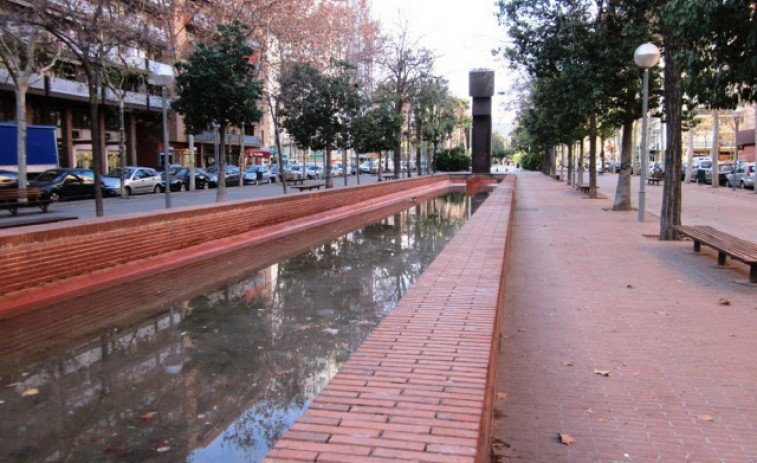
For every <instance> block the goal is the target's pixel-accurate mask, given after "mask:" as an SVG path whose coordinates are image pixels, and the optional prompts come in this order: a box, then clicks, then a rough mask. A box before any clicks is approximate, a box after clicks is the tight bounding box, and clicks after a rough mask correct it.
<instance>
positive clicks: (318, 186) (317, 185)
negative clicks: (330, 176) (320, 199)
mask: <svg viewBox="0 0 757 463" xmlns="http://www.w3.org/2000/svg"><path fill="white" fill-rule="evenodd" d="M323 185H324V184H323V183H311V184H309V185H299V186H293V187H292V188H294V189H295V190H299V191H305V190H308V191H310V190H313V189H315V190H320V189H321V187H322V186H323Z"/></svg>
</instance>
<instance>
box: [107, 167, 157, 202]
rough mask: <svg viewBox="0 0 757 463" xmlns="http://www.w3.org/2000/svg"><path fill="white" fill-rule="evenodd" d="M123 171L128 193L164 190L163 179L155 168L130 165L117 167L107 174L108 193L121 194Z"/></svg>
mask: <svg viewBox="0 0 757 463" xmlns="http://www.w3.org/2000/svg"><path fill="white" fill-rule="evenodd" d="M121 172H123V175H124V188H125V189H126V194H128V195H134V194H139V193H160V192H162V191H163V183H162V181H163V179H162V178H161V176H160V174H159V173H158V172H157V171H155V169H151V168H149V167H131V166H130V167H123V168H122V167H116V168H115V169H113V170H111V171H110V172H108V173H107V175H105V178H104V180H103V186H104V188H105V189H106V190H108V193H111V194H120V189H121Z"/></svg>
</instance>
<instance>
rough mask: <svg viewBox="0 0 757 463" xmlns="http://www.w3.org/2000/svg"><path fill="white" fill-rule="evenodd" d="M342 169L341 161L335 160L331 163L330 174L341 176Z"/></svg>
mask: <svg viewBox="0 0 757 463" xmlns="http://www.w3.org/2000/svg"><path fill="white" fill-rule="evenodd" d="M343 173H344V171H343V170H342V163H341V162H335V163H333V164H331V176H332V177H341V176H342V175H343Z"/></svg>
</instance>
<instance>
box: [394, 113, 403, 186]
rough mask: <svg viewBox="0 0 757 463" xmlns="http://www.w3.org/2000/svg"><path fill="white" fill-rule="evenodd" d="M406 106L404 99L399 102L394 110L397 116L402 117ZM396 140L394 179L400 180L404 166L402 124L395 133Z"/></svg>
mask: <svg viewBox="0 0 757 463" xmlns="http://www.w3.org/2000/svg"><path fill="white" fill-rule="evenodd" d="M403 106H404V101H403V100H402V98H399V99H398V100H397V103H396V104H395V105H394V110H395V111H397V114H399V115H400V116H402V107H403ZM395 136H396V139H395V144H394V178H400V167H401V166H402V124H399V127H398V128H397V132H396V133H395Z"/></svg>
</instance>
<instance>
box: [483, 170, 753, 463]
mask: <svg viewBox="0 0 757 463" xmlns="http://www.w3.org/2000/svg"><path fill="white" fill-rule="evenodd" d="M603 193H605V194H606V193H607V191H606V190H605V191H603ZM516 204H517V207H516V209H515V211H514V215H513V219H512V226H513V229H512V235H511V241H512V244H513V248H512V249H511V252H510V261H509V271H508V274H507V275H508V278H507V284H506V290H505V291H506V293H505V308H504V313H503V321H502V326H503V330H502V333H501V338H500V341H501V343H500V354H499V369H498V371H499V373H498V378H497V385H496V400H495V422H494V426H493V444H492V461H495V462H496V461H498V462H507V461H529V462H608V463H614V462H648V461H665V462H684V461H690V462H728V463H734V462H756V461H757V361H755V355H754V353H755V352H756V351H757V337H755V333H757V288H756V287H755V286H754V285H751V286H750V285H748V284H746V283H745V281H746V279H747V276H748V269H747V267H746V266H745V265H742V264H740V263H731V262H730V260H729V264H728V266H726V267H725V268H719V267H718V266H717V264H716V257H715V253H713V252H712V251H711V250H708V249H703V251H702V253H701V254H702V255H697V254H694V253H693V252H692V245H691V242H660V241H658V240H657V239H656V236H657V234H658V232H659V223H658V220H657V219H656V218H655V217H654V216H652V215H648V216H647V217H648V219H647V221H646V222H645V223H638V222H637V212H636V211H629V212H611V211H609V210H608V209H611V207H612V196H611V195H608V199H597V200H591V199H587V198H586V195H583V194H581V193H579V192H576V191H574V190H572V189H570V188H569V187H567V186H566V185H565V184H564V183H562V182H556V181H554V180H552V179H550V178H548V177H545V176H543V175H541V174H536V173H526V172H523V173H521V174H520V175H519V179H518V188H517V192H516ZM650 210H652V209H650ZM747 213H749V212H747ZM751 214H752V215H751V216H752V217H755V215H754V212H751ZM752 223H754V222H752ZM745 238H747V239H749V238H750V237H749V236H746V237H745ZM752 238H753V237H752ZM560 433H562V435H563V439H564V441H565V442H566V443H561V441H560V437H559V434H560Z"/></svg>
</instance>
